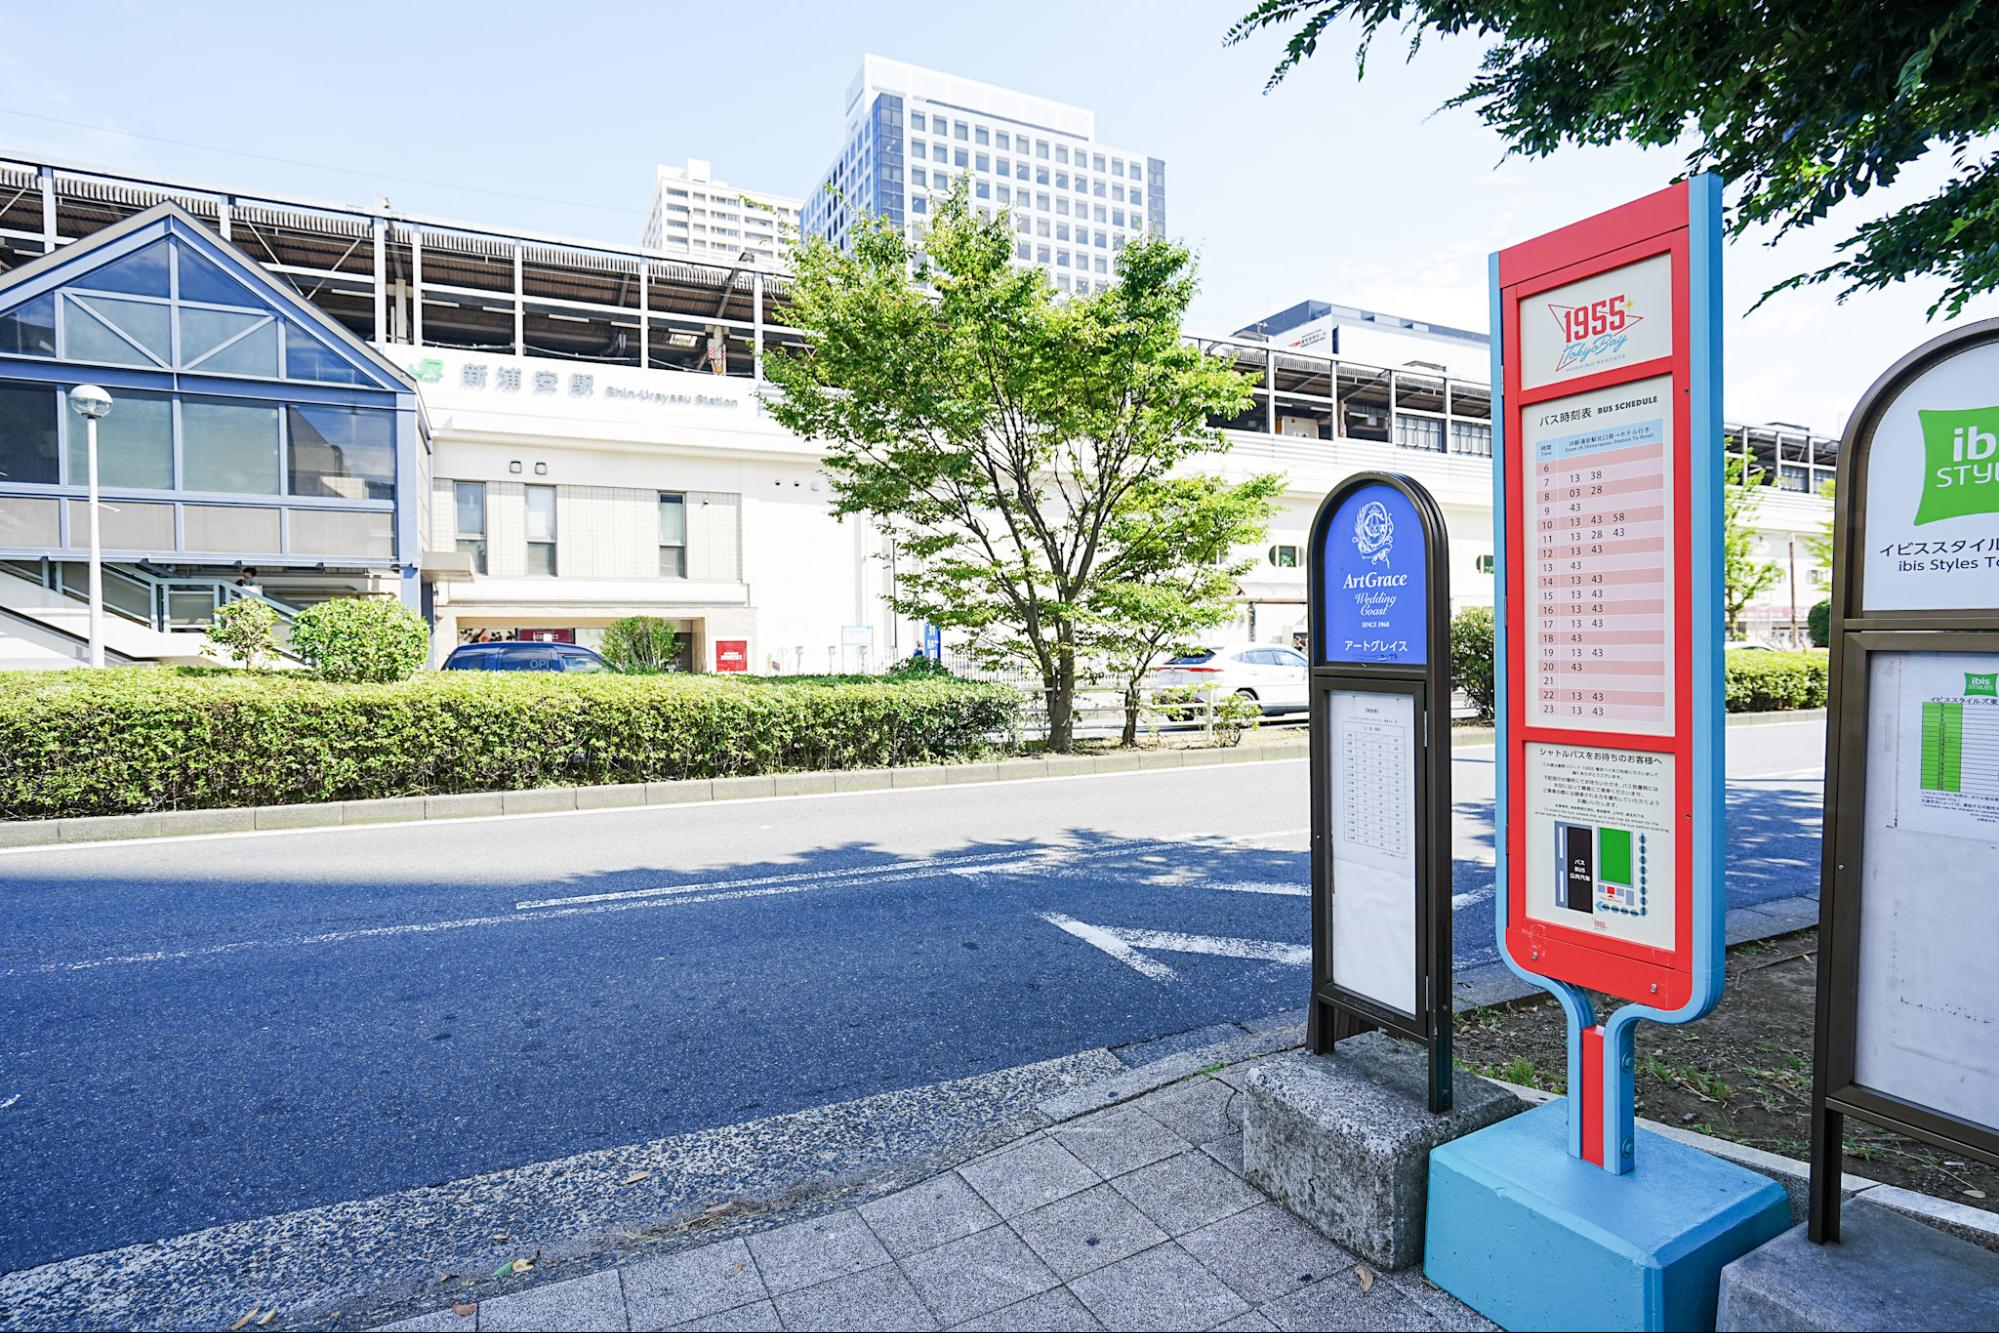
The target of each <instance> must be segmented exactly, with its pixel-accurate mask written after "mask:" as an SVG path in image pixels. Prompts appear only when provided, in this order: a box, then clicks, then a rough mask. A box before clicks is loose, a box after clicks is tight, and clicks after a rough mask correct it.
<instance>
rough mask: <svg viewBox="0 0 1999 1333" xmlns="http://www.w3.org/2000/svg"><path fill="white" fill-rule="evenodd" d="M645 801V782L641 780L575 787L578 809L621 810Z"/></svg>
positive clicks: (642, 803)
mask: <svg viewBox="0 0 1999 1333" xmlns="http://www.w3.org/2000/svg"><path fill="white" fill-rule="evenodd" d="M645 803H646V784H645V783H643V782H607V783H604V784H602V785H601V786H595V787H578V788H577V789H576V808H577V809H578V810H623V809H627V808H629V807H631V806H634V805H644V804H645Z"/></svg>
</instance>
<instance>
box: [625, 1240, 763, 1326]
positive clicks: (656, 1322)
mask: <svg viewBox="0 0 1999 1333" xmlns="http://www.w3.org/2000/svg"><path fill="white" fill-rule="evenodd" d="M623 1278H624V1284H625V1308H626V1310H627V1312H628V1313H629V1314H630V1316H631V1321H632V1327H634V1328H673V1327H675V1326H676V1325H679V1324H685V1323H689V1322H691V1321H693V1320H696V1319H702V1318H705V1317H706V1316H708V1315H711V1314H716V1313H718V1312H720V1311H723V1310H734V1309H737V1308H739V1307H741V1306H745V1305H748V1304H750V1303H751V1302H752V1301H760V1300H763V1299H764V1298H765V1296H766V1295H767V1293H766V1292H765V1291H764V1284H763V1279H762V1278H760V1277H758V1276H757V1266H756V1265H755V1264H754V1263H752V1262H751V1260H750V1251H749V1247H748V1246H746V1245H744V1244H743V1242H742V1241H741V1240H722V1241H716V1242H715V1243H714V1244H712V1245H703V1246H701V1247H700V1248H698V1249H693V1250H682V1251H681V1252H680V1253H678V1254H667V1255H662V1256H660V1257H659V1258H657V1259H647V1260H644V1261H642V1262H640V1263H636V1264H632V1265H631V1266H630V1267H628V1268H626V1269H624V1270H623Z"/></svg>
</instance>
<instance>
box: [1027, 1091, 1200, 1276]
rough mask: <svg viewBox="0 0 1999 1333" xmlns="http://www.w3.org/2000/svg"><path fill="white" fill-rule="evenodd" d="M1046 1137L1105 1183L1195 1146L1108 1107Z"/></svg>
mask: <svg viewBox="0 0 1999 1333" xmlns="http://www.w3.org/2000/svg"><path fill="white" fill-rule="evenodd" d="M1048 1137H1050V1138H1052V1139H1054V1140H1055V1141H1056V1142H1057V1143H1059V1144H1061V1145H1062V1146H1063V1147H1064V1148H1067V1149H1068V1150H1069V1151H1070V1152H1071V1153H1072V1154H1074V1156H1075V1157H1076V1159H1077V1160H1078V1161H1080V1162H1082V1163H1083V1165H1085V1166H1087V1167H1089V1168H1090V1169H1091V1170H1092V1171H1095V1172H1096V1173H1097V1174H1098V1175H1100V1176H1102V1177H1103V1178H1104V1179H1105V1180H1109V1179H1111V1178H1112V1177H1113V1176H1121V1175H1123V1174H1124V1173H1125V1172H1127V1171H1136V1170H1138V1168H1139V1167H1141V1166H1150V1165H1152V1163H1154V1162H1158V1161H1163V1160H1165V1159H1166V1158H1168V1157H1173V1156H1177V1155H1178V1154H1180V1153H1183V1152H1185V1151H1187V1149H1189V1148H1191V1147H1193V1146H1194V1145H1193V1144H1191V1143H1189V1142H1187V1140H1185V1139H1183V1138H1181V1137H1180V1136H1179V1135H1178V1134H1175V1133H1174V1132H1173V1131H1172V1130H1170V1129H1168V1128H1166V1126H1164V1125H1162V1124H1160V1123H1159V1122H1158V1121H1157V1120H1154V1119H1153V1118H1152V1117H1151V1116H1149V1115H1147V1114H1145V1112H1143V1111H1141V1110H1139V1109H1138V1108H1137V1107H1136V1106H1107V1107H1105V1108H1104V1109H1103V1110H1101V1111H1092V1112H1090V1114H1088V1115H1085V1116H1079V1117H1078V1118H1076V1119H1074V1120H1071V1121H1069V1122H1068V1123H1067V1124H1064V1125H1056V1126H1054V1127H1052V1128H1051V1129H1050V1130H1049V1131H1048ZM1104 1262H1105V1263H1109V1262H1110V1260H1108V1259H1106V1260H1105V1261H1104Z"/></svg>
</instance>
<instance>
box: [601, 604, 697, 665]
mask: <svg viewBox="0 0 1999 1333" xmlns="http://www.w3.org/2000/svg"><path fill="white" fill-rule="evenodd" d="M601 651H602V652H603V654H604V660H605V661H606V662H609V663H610V664H611V665H612V666H614V667H616V668H617V669H618V670H620V671H623V672H625V673H627V674H628V675H633V676H650V675H656V674H658V673H659V672H662V671H672V670H674V669H675V668H676V667H678V665H679V663H680V636H679V635H678V634H676V633H675V632H674V629H673V626H672V625H670V624H668V623H667V622H666V621H664V620H661V619H660V618H659V617H658V616H626V617H625V618H624V619H623V620H614V621H612V622H611V623H610V624H609V625H607V626H605V627H604V644H603V647H602V649H601Z"/></svg>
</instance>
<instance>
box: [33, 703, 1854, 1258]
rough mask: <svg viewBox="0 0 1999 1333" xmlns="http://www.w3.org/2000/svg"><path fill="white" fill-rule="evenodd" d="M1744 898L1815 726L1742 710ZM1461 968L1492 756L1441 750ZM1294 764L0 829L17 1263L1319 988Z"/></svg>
mask: <svg viewBox="0 0 1999 1333" xmlns="http://www.w3.org/2000/svg"><path fill="white" fill-rule="evenodd" d="M1730 739H1731V754H1730V764H1729V771H1730V774H1731V787H1730V793H1731V800H1730V821H1731V822H1730V860H1731V887H1730V894H1731V903H1732V904H1746V903H1753V902H1757V901H1762V900H1765V899H1770V898H1778V897H1785V896H1790V895H1793V894H1797V893H1800V892H1809V891H1811V890H1812V889H1813V888H1815V885H1816V877H1817V869H1816V859H1815V858H1816V855H1817V818H1818V782H1817V776H1816V775H1817V772H1818V766H1819V758H1820V754H1819V747H1820V745H1821V743H1822V741H1821V732H1820V729H1819V727H1818V726H1817V725H1816V724H1812V723H1803V724H1795V723H1787V724H1782V725H1777V726H1766V727H1757V728H1753V729H1739V730H1738V729H1732V730H1731V733H1730ZM1454 776H1455V782H1456V788H1457V791H1456V795H1457V802H1458V811H1457V815H1458V818H1457V821H1456V858H1457V860H1456V876H1455V878H1456V884H1455V887H1456V889H1457V893H1458V913H1457V923H1456V930H1457V940H1458V945H1459V967H1460V974H1461V976H1462V975H1475V974H1479V973H1481V972H1486V971H1489V970H1490V969H1492V968H1494V967H1496V966H1497V963H1496V960H1495V956H1494V953H1493V946H1492V940H1491V933H1492V917H1491V901H1490V899H1491V879H1492V872H1491V824H1490V794H1491V776H1492V766H1491V749H1490V747H1484V748H1479V749H1467V750H1464V751H1462V752H1461V754H1460V757H1459V759H1458V762H1457V765H1456V769H1455V775H1454ZM1305 789H1306V770H1305V765H1304V764H1303V763H1302V762H1271V763H1259V764H1247V765H1239V766H1237V765H1231V766H1224V767H1219V768H1205V769H1188V770H1172V771H1158V772H1149V773H1139V774H1128V775H1117V776H1104V777H1094V778H1078V779H1064V780H1052V781H1037V782H1022V783H1010V784H1003V785H989V786H974V787H941V788H926V789H916V790H902V791H894V792H879V793H864V794H853V795H844V796H829V797H807V798H785V799H775V800H759V801H742V802H732V803H726V804H717V805H693V806H680V807H664V808H660V807H655V808H649V809H643V810H637V811H616V812H601V813H575V814H566V815H556V816H520V817H513V818H508V819H497V820H478V821H464V822H453V823H433V824H423V825H405V826H382V827H375V828H356V829H348V830H335V831H305V832H298V833H285V834H260V835H238V836H228V837H218V838H205V839H188V840H179V841H171V842H155V843H146V844H122V845H121V844H111V845H103V846H90V847H74V848H67V849H54V850H33V851H26V852H19V853H7V854H0V912H3V913H4V915H0V1218H6V1219H9V1224H8V1225H5V1226H0V1272H4V1271H11V1270H16V1269H21V1268H26V1267H30V1266H33V1265H37V1264H42V1263H47V1262H49V1261H51V1260H55V1259H58V1258H63V1257H68V1256H74V1255H80V1254H87V1253H93V1252H96V1251H100V1250H104V1249H107V1248H111V1247H114V1246H119V1245H125V1244H130V1243H135V1242H139V1241H145V1240H151V1239H155V1238H160V1237H165V1236H170V1235H176V1234H179V1233H182V1232H187V1231H191V1230H194V1229H196V1228H200V1227H205V1226H209V1225H212V1224H215V1223H218V1222H224V1221H230V1220H236V1219H243V1218H251V1217H261V1216H265V1215H268V1214H273V1213H278V1212H282V1211H286V1210H291V1209H298V1208H306V1207H312V1206H316V1205H320V1204H326V1203H331V1202H335V1201H339V1200H347V1199H358V1198H365V1197H371V1196H374V1195H378V1194H383V1193H386V1192H388V1191H392V1190H398V1189H404V1188H408V1187H412V1186H419V1185H424V1184H428V1183H437V1182H444V1181H449V1180H456V1179H461V1178H463V1177H466V1176H470V1175H474V1174H477V1173H482V1172H487V1171H495V1170H500V1169H503V1168H509V1167H516V1166H520V1165H523V1164H527V1163H534V1162H543V1161H547V1160H549V1159H553V1158H558V1157H563V1156H566V1155H570V1154H575V1153H579V1152H584V1151H587V1150H590V1149H594V1148H600V1147H608V1146H613V1145H620V1144H627V1143H633V1142H637V1141H640V1140H646V1139H653V1138H659V1137H662V1136H665V1135H670V1134H677V1133H682V1132H686V1131H691V1130H698V1129H705V1128H709V1127H713V1126H720V1125H728V1124H734V1123H737V1122H740V1121H744V1120H747V1119H751V1118H756V1117H762V1116H768V1115H772V1114H776V1113H780V1112H785V1111H792V1110H798V1109H801V1108H807V1107H815V1106H822V1105H825V1104H827V1103H832V1102H839V1101H845V1100H848V1099H852V1098H856V1097H861V1096H865V1095H869V1094H872V1093H877V1092H882V1091H884V1090H888V1089H897V1088H907V1087H914V1086H917V1085H921V1084H928V1083H932V1082H935V1081H938V1080H943V1079H951V1078H959V1077H964V1076H968V1075H973V1074H981V1073H985V1072H987V1071H992V1070H999V1069H1004V1068H1008V1067H1011V1066H1015V1065H1020V1064H1024V1063H1027V1062H1030V1061H1036V1060H1043V1059H1047V1058H1049V1057H1052V1056H1056V1055H1061V1054H1065V1053H1068V1052H1072V1051H1078V1050H1084V1049H1087V1048H1094V1047H1102V1046H1112V1047H1118V1046H1124V1045H1127V1044H1130V1043H1143V1042H1148V1041H1152V1040H1154V1039H1160V1038H1166V1037H1168V1036H1170V1034H1175V1033H1180V1032H1183V1031H1186V1030H1189V1029H1194V1028H1199V1027H1203V1026H1206V1025H1210V1024H1214V1023H1217V1022H1223V1021H1235V1020H1249V1019H1255V1018H1260V1017H1263V1016H1265V1015H1268V1014H1271V1013H1273V1012H1275V1011H1278V1010H1283V1009H1291V1008H1295V1007H1297V1006H1298V1005H1299V1004H1300V1003H1301V1001H1302V998H1303V996H1302V989H1303V986H1304V984H1305V971H1304V968H1303V967H1302V965H1301V961H1300V960H1301V959H1302V957H1303V956H1304V952H1305V946H1306V944H1307V943H1308V939H1309V932H1308V926H1307V921H1306V910H1305V909H1306V898H1305V896H1304V887H1303V886H1304V884H1305V880H1306V866H1305V850H1304V849H1305V847H1306V818H1307V815H1306V796H1305Z"/></svg>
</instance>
